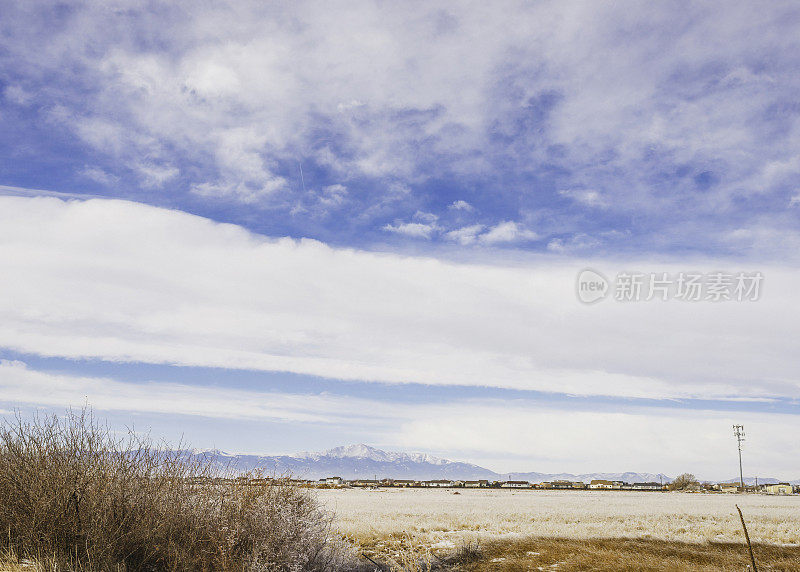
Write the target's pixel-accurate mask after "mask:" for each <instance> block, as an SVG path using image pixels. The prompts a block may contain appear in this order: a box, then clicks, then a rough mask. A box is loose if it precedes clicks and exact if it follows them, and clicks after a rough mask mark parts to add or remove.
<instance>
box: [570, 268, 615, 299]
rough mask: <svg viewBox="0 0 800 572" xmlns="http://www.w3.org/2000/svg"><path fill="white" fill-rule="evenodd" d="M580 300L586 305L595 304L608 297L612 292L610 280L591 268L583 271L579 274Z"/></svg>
mask: <svg viewBox="0 0 800 572" xmlns="http://www.w3.org/2000/svg"><path fill="white" fill-rule="evenodd" d="M577 287H578V300H580V301H581V302H583V303H584V304H594V303H595V302H599V301H600V300H602V299H603V298H605V297H606V296H607V295H608V292H609V290H610V288H609V284H608V279H607V278H606V277H605V276H603V275H602V274H600V273H599V272H597V271H596V270H592V269H591V268H586V269H585V270H581V272H580V274H578V283H577Z"/></svg>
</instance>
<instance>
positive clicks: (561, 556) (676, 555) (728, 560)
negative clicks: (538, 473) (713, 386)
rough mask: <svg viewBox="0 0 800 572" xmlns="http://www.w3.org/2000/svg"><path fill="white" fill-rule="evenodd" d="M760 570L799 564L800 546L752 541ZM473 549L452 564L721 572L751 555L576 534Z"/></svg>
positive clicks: (739, 549)
mask: <svg viewBox="0 0 800 572" xmlns="http://www.w3.org/2000/svg"><path fill="white" fill-rule="evenodd" d="M753 550H754V552H755V556H756V562H757V564H758V569H759V570H764V571H771V572H775V571H785V572H789V571H798V570H800V548H798V547H781V546H774V545H763V544H762V545H755V546H754V547H753ZM477 554H478V556H477V557H476V553H475V552H474V551H473V552H472V556H473V557H472V558H471V561H467V562H464V563H458V562H457V561H455V559H453V561H451V564H452V566H451V568H450V569H453V570H463V571H465V572H483V571H490V570H491V571H492V572H512V571H513V572H518V571H521V570H550V571H553V572H571V571H578V570H582V571H583V570H592V571H600V572H619V571H621V570H652V571H659V572H668V571H672V572H679V571H680V572H685V571H693V572H694V571H697V572H712V571H714V572H718V571H722V570H725V571H743V570H747V569H748V568H747V566H748V564H749V557H748V555H747V547H746V546H745V545H744V544H717V543H704V544H700V543H697V544H695V543H688V542H670V541H664V540H644V539H596V540H577V539H575V540H573V539H558V538H532V539H525V540H495V541H489V542H486V543H484V544H482V545H481V549H480V551H479V552H478V553H477Z"/></svg>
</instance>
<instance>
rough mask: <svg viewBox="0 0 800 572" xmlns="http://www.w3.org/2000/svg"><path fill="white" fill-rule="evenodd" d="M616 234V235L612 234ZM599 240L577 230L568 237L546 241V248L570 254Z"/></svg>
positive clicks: (598, 243)
mask: <svg viewBox="0 0 800 572" xmlns="http://www.w3.org/2000/svg"><path fill="white" fill-rule="evenodd" d="M614 236H617V235H614ZM600 244H601V242H600V240H598V239H597V238H595V237H593V236H590V235H588V234H585V233H582V232H579V233H578V234H574V235H572V236H570V237H568V238H554V239H552V240H550V242H548V243H547V250H550V251H551V252H558V253H560V254H570V253H575V252H581V251H586V250H589V249H592V248H595V247H597V246H600Z"/></svg>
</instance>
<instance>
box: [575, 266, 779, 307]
mask: <svg viewBox="0 0 800 572" xmlns="http://www.w3.org/2000/svg"><path fill="white" fill-rule="evenodd" d="M763 281H764V275H763V274H762V273H761V272H709V273H706V274H703V273H699V272H678V273H673V274H670V273H669V272H649V273H645V272H620V273H619V274H617V275H616V278H615V279H614V282H613V284H612V283H610V282H609V281H608V280H607V279H606V277H605V276H603V275H602V274H601V273H600V272H598V271H596V270H592V269H590V268H587V269H585V270H582V271H581V272H580V273H578V280H577V284H576V286H577V293H578V300H580V301H581V302H583V303H585V304H592V303H594V302H598V301H600V300H603V299H605V298H606V297H611V298H613V299H614V300H616V301H617V302H650V301H652V300H660V301H664V302H666V301H667V300H679V301H682V302H731V301H733V302H755V301H757V300H758V299H759V298H760V297H761V288H762V283H763Z"/></svg>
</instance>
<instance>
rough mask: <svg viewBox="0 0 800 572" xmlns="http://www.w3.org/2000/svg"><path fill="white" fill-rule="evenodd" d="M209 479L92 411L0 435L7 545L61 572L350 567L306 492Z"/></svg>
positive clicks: (0, 430) (0, 518) (180, 457)
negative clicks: (105, 423)
mask: <svg viewBox="0 0 800 572" xmlns="http://www.w3.org/2000/svg"><path fill="white" fill-rule="evenodd" d="M212 476H216V475H214V474H212V468H211V466H210V465H209V464H208V463H204V462H203V461H196V460H195V461H190V460H189V457H188V456H187V455H186V454H184V453H180V452H174V451H168V450H166V449H165V448H159V447H155V446H154V445H153V444H152V443H151V442H150V441H149V440H147V439H141V438H138V437H136V436H135V435H134V434H128V435H125V436H124V437H122V438H119V437H117V436H115V435H114V434H113V433H112V432H111V431H110V430H108V429H107V428H104V427H101V426H100V425H99V424H98V423H97V422H95V421H94V420H93V419H92V417H91V415H90V414H87V412H86V411H83V412H80V413H77V414H75V413H72V412H70V413H69V414H68V415H66V417H63V418H59V417H56V416H53V417H47V418H35V419H34V420H33V421H28V422H26V421H23V420H22V419H21V418H19V417H18V418H17V419H16V421H15V422H12V423H10V424H6V425H4V426H2V427H0V543H1V544H3V545H5V549H6V551H7V553H8V554H11V555H19V558H20V559H22V558H32V559H34V560H36V561H38V562H49V563H51V565H49V566H48V568H50V569H60V570H92V571H94V570H129V571H134V570H135V571H140V570H141V571H162V570H163V571H183V570H187V571H188V570H193V571H194V570H197V571H212V570H214V571H215V570H226V571H227V570H235V571H239V570H241V571H245V570H247V571H250V570H253V571H256V570H258V571H261V570H263V571H267V570H276V571H277V570H309V571H327V570H331V571H333V570H346V569H349V567H350V566H349V561H348V555H347V554H346V553H345V551H344V549H342V545H341V544H340V543H338V542H337V541H335V540H334V538H333V536H334V535H333V534H332V533H331V530H330V518H329V517H328V515H327V514H325V513H324V512H323V511H321V510H320V508H319V507H318V505H317V503H316V501H315V500H314V498H313V497H311V496H310V494H309V493H308V492H307V491H304V490H301V489H298V488H297V487H294V486H291V485H289V484H288V483H286V482H283V481H277V482H276V483H274V484H270V485H268V486H251V485H249V484H247V481H246V480H242V481H237V480H233V481H227V482H222V483H220V482H217V483H215V484H208V482H207V481H203V482H202V484H198V479H197V477H201V478H203V477H205V478H208V477H212ZM15 558H16V556H14V558H10V559H8V560H9V561H13V560H14V559H15ZM53 565H55V568H53Z"/></svg>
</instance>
